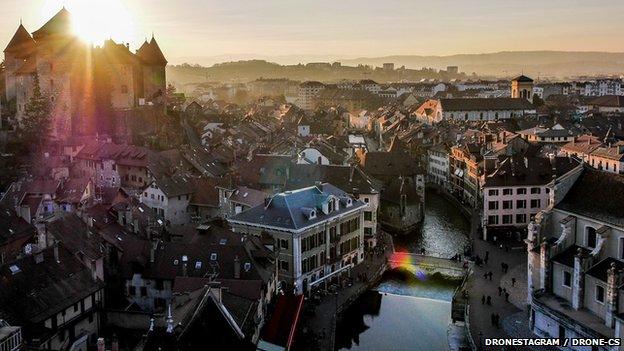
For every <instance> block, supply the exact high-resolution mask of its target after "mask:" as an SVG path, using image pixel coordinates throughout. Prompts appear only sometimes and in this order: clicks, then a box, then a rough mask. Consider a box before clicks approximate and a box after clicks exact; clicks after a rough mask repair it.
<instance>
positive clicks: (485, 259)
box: [483, 255, 490, 264]
mask: <svg viewBox="0 0 624 351" xmlns="http://www.w3.org/2000/svg"><path fill="white" fill-rule="evenodd" d="M489 260H490V258H489V257H488V256H487V255H486V256H485V258H484V259H483V263H485V264H487V263H488V261H489Z"/></svg>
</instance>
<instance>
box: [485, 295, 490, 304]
mask: <svg viewBox="0 0 624 351" xmlns="http://www.w3.org/2000/svg"><path fill="white" fill-rule="evenodd" d="M485 303H486V304H487V305H488V306H492V297H491V296H490V295H488V296H487V298H486V299H485Z"/></svg>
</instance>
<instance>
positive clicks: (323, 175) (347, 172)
mask: <svg viewBox="0 0 624 351" xmlns="http://www.w3.org/2000/svg"><path fill="white" fill-rule="evenodd" d="M316 182H327V183H331V184H333V185H335V186H336V187H338V188H340V189H342V190H344V191H346V192H348V193H350V194H353V195H356V194H377V193H378V192H379V191H378V189H377V188H376V186H375V184H374V183H373V180H372V179H371V178H370V177H369V176H368V175H366V174H365V173H364V172H363V171H362V169H361V168H360V167H359V166H338V165H304V164H295V165H292V166H291V168H290V177H289V179H288V182H287V183H286V189H289V190H293V189H300V188H303V187H307V186H312V185H315V184H316Z"/></svg>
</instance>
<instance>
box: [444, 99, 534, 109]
mask: <svg viewBox="0 0 624 351" xmlns="http://www.w3.org/2000/svg"><path fill="white" fill-rule="evenodd" d="M440 103H441V104H442V109H443V110H444V111H500V110H522V111H530V110H535V107H534V106H533V105H532V104H531V103H530V102H529V101H528V100H525V99H514V98H466V99H461V98H460V99H457V98H455V99H440Z"/></svg>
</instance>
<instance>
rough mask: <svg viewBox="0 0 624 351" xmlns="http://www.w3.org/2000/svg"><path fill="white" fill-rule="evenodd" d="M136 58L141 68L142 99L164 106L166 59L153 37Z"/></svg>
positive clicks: (145, 43)
mask: <svg viewBox="0 0 624 351" xmlns="http://www.w3.org/2000/svg"><path fill="white" fill-rule="evenodd" d="M137 56H138V57H139V59H140V60H141V62H142V66H143V97H144V98H145V99H146V100H147V101H152V102H162V103H163V106H164V95H165V90H166V88H167V81H166V74H165V67H167V59H166V58H165V55H163V53H162V51H161V50H160V47H159V46H158V43H157V42H156V39H155V38H154V37H153V36H152V40H150V41H149V42H147V41H145V42H144V43H143V45H141V47H140V48H139V50H137Z"/></svg>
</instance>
